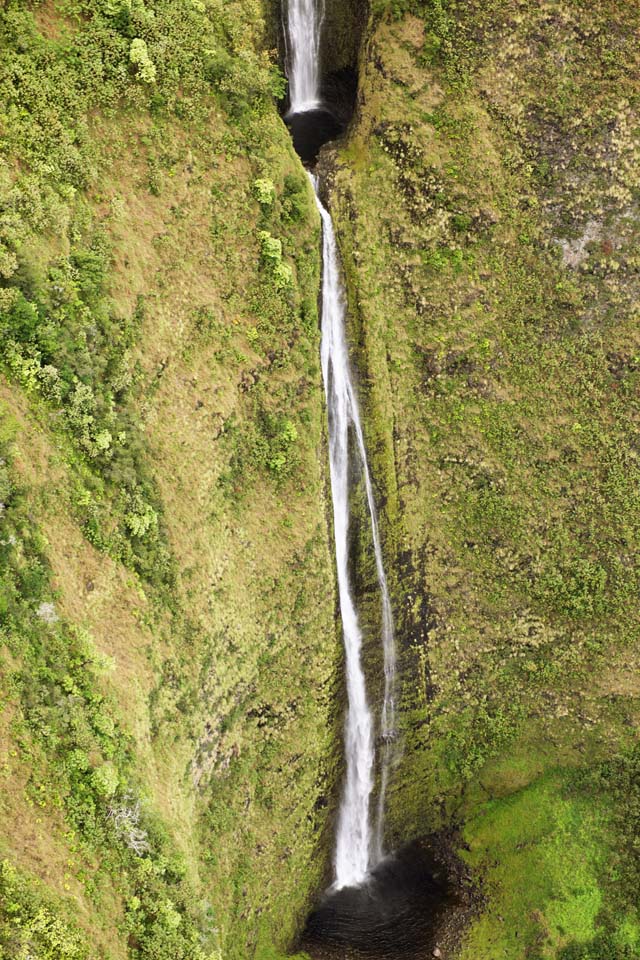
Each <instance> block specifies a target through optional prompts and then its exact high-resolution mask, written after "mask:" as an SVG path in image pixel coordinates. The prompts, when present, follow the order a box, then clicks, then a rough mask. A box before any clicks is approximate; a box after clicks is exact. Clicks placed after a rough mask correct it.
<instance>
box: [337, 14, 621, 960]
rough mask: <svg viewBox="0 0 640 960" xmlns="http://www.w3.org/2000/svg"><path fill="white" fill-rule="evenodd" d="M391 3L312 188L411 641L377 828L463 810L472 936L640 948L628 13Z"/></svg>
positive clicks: (500, 947) (513, 948) (403, 831)
mask: <svg viewBox="0 0 640 960" xmlns="http://www.w3.org/2000/svg"><path fill="white" fill-rule="evenodd" d="M394 12H395V14H396V19H390V18H389V14H388V13H385V12H384V11H381V10H377V11H376V13H383V14H384V15H383V16H382V19H381V20H380V21H379V22H378V25H377V26H376V28H375V30H374V32H373V33H372V36H371V38H370V42H369V45H368V47H367V49H366V51H365V54H364V58H363V76H362V96H361V102H360V108H359V114H358V116H357V119H356V123H355V125H354V128H353V131H352V134H351V136H350V138H349V142H348V144H347V145H346V146H345V147H344V148H343V149H342V150H341V151H340V153H339V155H338V156H337V157H336V158H335V160H336V165H335V171H334V176H333V186H332V189H331V193H332V208H333V210H334V213H335V215H336V217H337V221H338V228H339V234H340V240H341V245H342V249H343V254H344V259H345V265H346V270H347V273H348V276H349V282H350V288H351V314H352V329H353V341H354V347H355V349H356V350H357V351H358V353H359V357H360V368H361V371H362V372H363V375H362V384H361V390H362V393H363V395H364V399H365V407H366V411H367V417H366V423H367V431H368V444H369V449H370V451H371V454H372V459H373V464H374V475H375V477H376V482H377V484H378V494H379V499H380V500H381V501H382V502H383V504H384V509H383V527H384V532H385V541H386V551H387V554H388V557H389V567H390V569H391V570H395V586H394V590H395V598H396V609H397V618H398V625H399V633H400V635H401V636H402V638H403V649H402V665H403V689H402V698H403V704H404V708H405V718H406V729H405V732H404V753H403V757H402V760H401V762H400V767H399V770H398V772H397V775H396V778H395V787H394V792H393V795H392V797H391V816H390V830H391V831H392V833H393V835H394V836H395V837H396V838H400V837H406V836H407V834H416V833H420V832H425V831H428V829H430V828H431V827H433V826H436V825H438V824H439V823H442V822H443V819H444V820H445V821H447V820H449V819H450V818H452V817H453V819H454V821H455V820H458V821H463V822H465V827H464V840H465V841H466V844H467V845H468V848H469V849H468V851H467V852H466V853H465V856H466V857H467V858H468V859H469V862H470V863H471V864H472V865H473V866H474V867H475V868H476V870H477V871H478V875H479V876H484V877H485V888H484V889H485V892H486V895H487V905H486V910H485V911H484V914H483V917H482V919H480V920H478V922H477V923H476V924H474V926H473V928H472V930H471V931H470V933H469V934H468V938H467V940H466V942H465V945H464V946H463V947H462V954H461V955H462V956H464V957H465V958H467V957H468V958H471V957H482V958H483V960H485V958H487V960H489V958H490V960H493V958H494V957H496V958H497V957H503V956H504V957H514V958H515V957H524V956H536V957H537V956H540V957H552V956H556V955H557V953H558V951H562V950H565V954H563V956H565V955H566V956H572V957H573V956H576V957H577V956H583V955H584V956H590V957H591V956H593V957H598V958H600V957H602V956H604V955H607V956H609V955H611V956H614V955H615V956H618V955H620V956H622V955H624V956H627V955H628V956H635V955H636V951H637V946H634V944H637V934H638V927H637V917H636V915H635V912H634V907H633V904H634V902H635V900H636V880H635V872H634V871H635V867H634V857H633V854H632V853H631V852H630V850H632V849H633V837H634V836H635V835H636V834H635V833H634V831H636V830H637V823H638V821H637V818H636V817H635V816H634V814H633V807H634V804H635V803H636V802H637V801H636V799H635V796H636V795H635V793H634V791H633V790H625V789H621V788H620V784H622V783H623V782H624V783H628V782H629V779H628V778H629V777H630V778H631V782H633V781H634V777H637V757H634V756H633V755H632V754H630V753H629V749H630V745H631V744H632V743H633V740H634V737H635V735H636V733H637V728H638V693H639V690H638V683H637V666H638V664H637V656H638V654H637V637H638V627H639V623H638V608H637V603H636V597H637V589H638V572H639V567H638V542H639V540H638V532H639V526H640V499H639V497H638V492H639V491H638V462H637V456H638V453H637V425H638V412H639V411H638V392H637V391H638V360H637V357H638V352H639V346H640V343H639V338H638V327H637V295H638V285H637V254H636V250H637V239H638V220H637V212H638V186H639V184H638V179H637V171H638V163H637V161H638V140H637V115H636V114H634V108H635V106H637V80H638V76H637V64H638V46H637V35H638V19H637V9H636V8H635V6H634V5H627V4H619V3H614V2H610V3H607V4H595V3H581V4H567V3H563V2H553V3H544V4H532V3H531V4H529V3H515V2H510V0H509V2H508V0H504V2H494V3H490V4H486V3H484V4H475V3H471V4H469V3H464V4H457V5H456V4H453V3H452V4H449V5H445V4H441V3H439V2H433V3H428V4H417V5H416V6H415V8H414V12H413V13H411V12H405V11H404V10H403V8H402V5H395V7H394ZM618 754H619V755H620V759H619V760H616V761H615V763H614V764H613V766H612V767H611V766H607V764H606V762H605V760H606V759H607V758H608V757H610V756H611V755H618ZM603 763H604V766H603ZM603 771H604V772H603ZM634 771H635V772H634ZM625 778H626V779H625ZM488 798H489V799H488ZM607 937H608V938H609V939H608V940H606V938H607ZM598 938H600V939H598ZM603 938H605V939H603ZM605 940H606V942H605ZM590 943H592V946H589V944H590ZM625 944H626V946H625ZM581 945H582V946H581ZM625 950H627V951H629V952H628V953H625ZM581 951H582V952H581ZM616 951H618V952H617V953H616Z"/></svg>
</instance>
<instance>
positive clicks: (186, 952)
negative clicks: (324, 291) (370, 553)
mask: <svg viewBox="0 0 640 960" xmlns="http://www.w3.org/2000/svg"><path fill="white" fill-rule="evenodd" d="M2 31H3V32H2V43H1V49H2V54H1V56H2V81H1V83H2V88H1V89H2V92H1V93H0V101H1V102H2V104H3V107H2V112H3V116H2V127H3V134H4V135H5V139H4V142H3V159H2V161H1V164H2V165H1V166H0V176H1V178H2V179H1V182H2V206H1V214H0V216H1V218H2V220H1V231H2V241H3V246H2V256H3V260H2V270H3V280H2V289H1V290H0V297H1V298H2V299H1V304H2V319H1V321H0V326H1V329H2V334H1V335H2V350H3V361H4V365H3V380H2V388H1V389H2V423H3V426H2V443H3V451H2V458H3V459H2V469H3V481H2V482H3V487H2V496H1V500H2V503H3V508H2V514H1V517H0V521H1V523H2V534H1V536H0V544H1V546H0V549H1V551H2V564H3V573H2V594H1V596H0V614H1V617H2V639H3V643H4V644H5V645H6V646H5V647H4V648H3V655H2V661H1V670H2V684H3V694H4V696H6V703H5V707H4V710H3V712H2V715H1V720H0V722H1V723H2V730H3V737H2V742H3V755H2V789H1V790H0V794H1V800H0V804H1V807H2V821H3V829H2V840H1V843H2V846H1V848H0V858H4V860H5V868H4V872H3V874H2V879H1V880H0V884H2V893H1V894H0V904H1V906H0V943H1V944H2V947H1V948H0V953H2V955H3V956H5V955H8V956H14V955H15V956H18V955H20V956H22V955H23V954H22V953H21V950H23V949H26V945H28V944H31V945H32V947H33V952H34V955H37V956H43V957H44V956H47V957H49V956H50V957H52V958H53V957H55V958H56V960H59V958H62V957H72V956H73V957H76V956H84V955H85V954H84V952H83V949H85V948H83V947H82V944H85V946H86V948H87V949H88V954H89V955H90V956H92V957H93V956H104V957H113V958H116V957H125V956H139V957H157V958H168V957H171V958H174V957H175V958H178V957H201V956H206V957H211V956H218V955H219V954H218V951H219V952H220V955H223V956H225V957H242V958H245V957H247V956H248V955H253V953H254V952H255V951H256V950H257V952H258V954H260V953H262V954H265V952H267V951H268V949H269V948H268V946H267V945H268V944H270V943H271V942H272V940H273V941H275V942H276V943H278V944H281V945H282V944H285V943H287V942H289V941H290V939H291V937H292V935H293V933H294V931H295V927H296V924H297V923H298V922H299V919H300V917H301V916H302V915H303V914H304V910H305V905H306V902H307V898H308V896H309V891H310V890H311V889H313V888H315V887H317V886H318V884H319V883H320V881H321V878H322V874H323V870H324V868H325V858H324V856H323V855H320V854H319V852H318V851H319V845H320V844H324V842H323V840H322V837H323V830H324V829H325V824H326V815H327V811H328V810H330V809H331V807H332V804H333V785H334V782H335V779H336V776H335V772H334V765H335V762H336V758H337V756H338V754H337V739H338V738H337V736H336V732H337V726H338V709H339V708H338V706H337V704H338V701H339V697H340V683H341V673H340V666H339V651H340V646H339V636H338V634H337V631H336V626H335V619H334V607H335V600H334V588H333V562H332V554H331V550H330V545H329V537H330V532H329V528H328V524H327V516H328V506H327V502H326V476H325V457H324V453H323V450H324V440H323V431H324V419H323V404H322V394H321V383H320V371H319V359H318V322H317V321H318V318H317V290H318V278H319V227H318V223H317V217H316V213H315V207H314V204H313V200H312V196H311V194H310V189H309V185H308V183H307V179H306V177H305V175H304V172H303V171H302V169H301V167H300V165H299V163H298V161H297V158H296V157H295V155H294V154H293V151H292V148H291V145H290V141H289V138H288V135H287V133H286V130H285V128H284V126H283V125H282V123H281V121H280V119H279V117H278V113H277V109H276V102H275V100H274V95H276V94H280V93H281V91H282V80H281V77H280V76H279V74H278V71H277V68H276V67H275V66H274V65H273V63H272V62H271V60H270V59H269V56H267V54H266V53H265V52H264V51H263V46H264V25H263V22H262V19H261V9H260V7H259V5H258V4H255V3H237V4H228V3H221V4H204V3H197V2H194V3H193V4H186V5H185V4H184V3H172V2H167V3H160V4H148V5H144V4H142V3H132V4H127V3H122V4H108V3H104V4H103V3H97V4H89V5H86V4H82V3H71V4H69V3H65V4H57V3H56V4H54V3H48V2H47V3H40V4H28V5H26V4H22V3H10V4H8V5H6V6H5V8H4V10H3V14H2ZM322 850H324V845H323V846H322ZM38 881H42V885H40V884H39V882H38ZM43 917H44V919H42V918H43ZM65 918H67V919H65ZM76 927H78V930H79V932H77V933H74V929H75V928H76ZM269 955H270V956H271V954H269Z"/></svg>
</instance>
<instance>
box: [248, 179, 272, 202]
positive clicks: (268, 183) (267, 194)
mask: <svg viewBox="0 0 640 960" xmlns="http://www.w3.org/2000/svg"><path fill="white" fill-rule="evenodd" d="M253 192H254V194H255V197H256V200H257V201H258V203H259V204H260V206H261V207H271V206H273V203H274V201H275V199H276V188H275V187H274V185H273V180H270V179H269V178H268V177H258V179H257V180H254V183H253Z"/></svg>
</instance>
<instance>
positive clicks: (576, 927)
mask: <svg viewBox="0 0 640 960" xmlns="http://www.w3.org/2000/svg"><path fill="white" fill-rule="evenodd" d="M565 789H566V776H564V777H563V775H562V774H560V773H559V774H549V775H547V776H545V777H544V778H543V779H541V780H538V781H536V782H535V783H533V784H531V785H530V786H529V787H526V788H524V789H523V790H521V791H518V792H517V793H515V794H512V795H511V796H508V797H505V798H503V799H501V800H495V801H492V802H489V803H487V804H485V805H484V806H482V807H481V808H480V810H479V812H477V813H476V814H474V815H472V816H470V817H469V818H468V820H467V821H466V823H465V827H464V831H463V836H464V839H465V841H466V842H467V843H468V844H469V847H470V851H469V853H468V854H465V859H466V860H467V861H468V863H469V864H470V865H471V866H472V867H473V868H474V869H475V870H477V871H478V876H480V877H482V885H483V892H484V893H485V895H486V897H487V906H486V909H484V910H483V916H482V918H481V919H480V920H478V921H477V922H476V923H475V924H474V926H473V928H472V930H471V932H470V934H469V937H468V938H467V940H466V941H465V946H464V949H463V951H462V953H461V956H462V957H463V958H471V957H477V956H482V957H490V956H496V957H498V956H499V957H502V956H504V957H521V956H523V955H529V954H527V951H528V950H530V949H531V948H535V950H536V951H537V952H536V953H535V955H536V956H540V957H552V956H555V951H556V948H557V947H558V946H560V945H562V944H563V943H565V942H567V941H568V940H575V941H578V942H580V943H584V942H586V941H588V940H589V939H591V938H592V937H593V936H594V934H595V933H596V930H597V917H598V914H599V912H600V910H601V907H602V900H603V892H602V890H601V886H600V881H599V874H600V872H601V869H602V866H603V863H604V858H605V856H606V854H607V853H608V849H607V845H608V840H609V836H608V834H607V832H606V822H605V816H606V815H605V811H604V809H603V808H602V806H601V805H600V804H596V803H594V802H593V801H590V800H589V799H585V798H582V797H578V796H566V795H564V790H565Z"/></svg>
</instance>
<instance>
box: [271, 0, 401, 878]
mask: <svg viewBox="0 0 640 960" xmlns="http://www.w3.org/2000/svg"><path fill="white" fill-rule="evenodd" d="M321 26H322V10H321V8H319V7H318V6H317V5H316V2H315V0H289V6H288V28H287V33H288V54H289V63H288V73H289V84H290V94H289V98H290V109H289V114H288V119H289V122H290V125H291V126H292V127H294V128H295V126H296V125H298V127H299V125H300V123H301V122H307V121H308V120H309V115H310V114H311V115H313V114H318V113H320V114H323V113H327V111H326V109H324V110H323V104H322V97H321V90H320V61H319V55H320V33H321ZM304 115H307V116H306V118H305V117H304ZM310 178H311V182H312V184H313V187H314V190H315V193H316V201H317V205H318V210H319V212H320V217H321V219H322V236H323V251H322V252H323V277H322V345H321V358H322V373H323V379H324V385H325V391H326V397H327V409H328V415H329V460H330V474H331V493H332V498H333V518H334V533H335V550H336V568H337V576H338V591H339V597H340V614H341V618H342V631H343V638H344V647H345V667H346V687H347V700H348V706H347V714H346V720H345V765H346V773H345V782H344V789H343V794H342V801H341V805H340V811H339V815H338V827H337V835H336V849H335V857H334V867H335V878H334V884H333V887H334V889H335V890H340V889H342V888H344V887H350V886H356V885H357V884H360V883H362V881H363V880H364V879H365V877H366V876H367V875H368V873H369V871H370V870H371V868H372V867H374V866H375V865H376V864H377V863H379V862H380V860H381V859H382V857H383V854H384V847H383V836H384V809H385V794H386V789H387V782H388V777H389V766H390V763H391V760H392V753H393V744H394V740H395V701H394V688H395V673H396V669H395V660H396V655H395V638H394V630H393V615H392V611H391V600H390V597H389V589H388V585H387V577H386V574H385V569H384V562H383V558H382V548H381V543H380V532H379V526H378V517H377V513H376V505H375V499H374V495H373V484H372V481H371V474H370V471H369V465H368V462H367V454H366V448H365V443H364V435H363V430H362V421H361V418H360V411H359V407H358V399H357V395H356V391H355V387H354V383H353V378H352V374H351V366H350V363H349V352H348V348H347V341H346V334H345V299H344V292H343V286H342V279H341V275H340V261H339V256H338V248H337V244H336V238H335V233H334V229H333V223H332V220H331V216H330V214H329V212H328V211H327V209H326V208H325V207H324V205H323V203H322V201H321V200H320V196H319V185H318V182H317V180H316V178H315V177H314V176H313V175H312V174H310ZM351 437H353V440H354V442H353V443H351V442H350V438H351ZM353 456H355V459H356V463H357V466H358V468H359V472H360V474H361V476H362V477H363V480H364V486H365V491H366V501H367V507H368V515H369V521H370V527H371V539H372V541H373V550H374V554H375V566H376V573H377V579H378V585H379V589H380V598H381V607H382V610H381V625H382V629H381V632H382V651H383V660H384V696H383V702H382V707H381V710H380V717H379V722H378V729H377V730H376V729H375V723H374V717H373V713H372V709H371V707H370V705H369V702H368V698H367V689H366V681H365V675H364V670H363V664H362V631H361V628H360V624H359V619H358V610H357V606H356V601H355V598H354V593H353V589H352V585H351V582H350V576H349V556H348V554H349V550H348V541H349V519H350V517H349V477H350V474H351V472H352V471H351V467H352V462H351V461H352V457H353ZM376 734H377V739H378V740H379V742H380V744H381V750H380V756H379V757H378V758H377V760H378V764H377V769H376V751H375V743H376ZM376 775H377V776H378V800H377V807H376V812H375V815H373V812H372V810H371V798H372V793H373V790H374V785H375V783H376Z"/></svg>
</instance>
